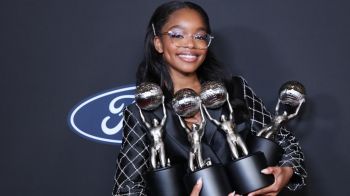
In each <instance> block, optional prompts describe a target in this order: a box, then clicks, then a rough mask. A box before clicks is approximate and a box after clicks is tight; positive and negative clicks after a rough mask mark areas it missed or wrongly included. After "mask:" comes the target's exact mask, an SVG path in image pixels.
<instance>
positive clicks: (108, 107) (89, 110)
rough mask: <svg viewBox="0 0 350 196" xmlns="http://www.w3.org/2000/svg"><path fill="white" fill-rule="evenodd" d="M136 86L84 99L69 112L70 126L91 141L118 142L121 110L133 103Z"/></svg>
mask: <svg viewBox="0 0 350 196" xmlns="http://www.w3.org/2000/svg"><path fill="white" fill-rule="evenodd" d="M135 89H136V87H135V85H128V86H123V87H119V88H116V89H111V90H109V91H107V92H103V93H100V94H97V95H95V96H92V97H89V98H87V99H85V100H83V101H82V102H81V103H80V104H78V105H77V106H75V107H74V108H73V109H72V111H71V112H70V113H69V116H68V124H69V126H70V128H71V129H72V130H73V131H74V132H76V133H78V134H79V135H80V136H83V137H84V138H87V139H90V140H93V141H97V142H104V143H109V144H119V143H121V141H122V131H121V130H122V127H123V109H124V107H125V106H127V105H129V104H131V103H133V102H134V93H135Z"/></svg>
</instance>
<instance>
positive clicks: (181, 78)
mask: <svg viewBox="0 0 350 196" xmlns="http://www.w3.org/2000/svg"><path fill="white" fill-rule="evenodd" d="M171 79H172V81H173V84H174V92H176V91H178V90H180V89H183V88H190V89H193V90H194V91H195V92H196V93H198V94H199V93H200V91H201V84H200V82H199V79H198V77H197V74H196V73H193V74H189V75H176V76H174V75H172V76H171Z"/></svg>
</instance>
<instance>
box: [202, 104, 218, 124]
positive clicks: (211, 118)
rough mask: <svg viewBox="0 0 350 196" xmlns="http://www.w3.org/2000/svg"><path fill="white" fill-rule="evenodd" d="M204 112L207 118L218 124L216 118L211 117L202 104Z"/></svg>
mask: <svg viewBox="0 0 350 196" xmlns="http://www.w3.org/2000/svg"><path fill="white" fill-rule="evenodd" d="M203 109H204V112H205V113H206V115H207V116H208V118H209V120H210V121H212V122H213V123H214V124H215V125H216V126H220V122H219V121H218V120H216V119H214V118H213V117H211V115H210V114H209V112H208V110H207V108H206V107H205V106H203Z"/></svg>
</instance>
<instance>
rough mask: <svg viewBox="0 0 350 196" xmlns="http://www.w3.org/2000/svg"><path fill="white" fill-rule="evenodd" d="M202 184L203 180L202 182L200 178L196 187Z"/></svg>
mask: <svg viewBox="0 0 350 196" xmlns="http://www.w3.org/2000/svg"><path fill="white" fill-rule="evenodd" d="M202 183H203V180H202V177H200V178H199V179H198V180H197V183H196V185H201V184H202Z"/></svg>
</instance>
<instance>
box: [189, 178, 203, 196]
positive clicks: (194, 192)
mask: <svg viewBox="0 0 350 196" xmlns="http://www.w3.org/2000/svg"><path fill="white" fill-rule="evenodd" d="M202 185H203V180H202V178H199V179H198V180H197V182H196V184H195V185H194V187H193V189H192V192H191V194H190V196H198V195H199V193H200V192H201V189H202Z"/></svg>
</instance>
